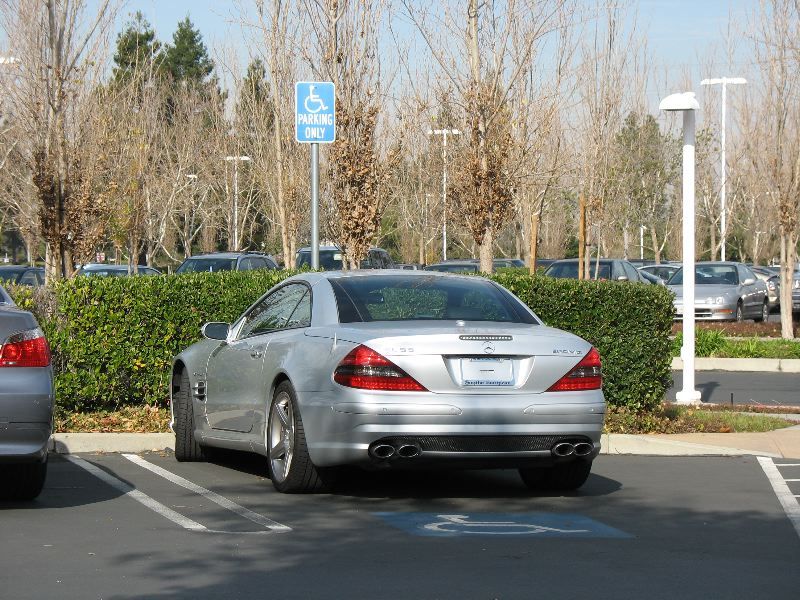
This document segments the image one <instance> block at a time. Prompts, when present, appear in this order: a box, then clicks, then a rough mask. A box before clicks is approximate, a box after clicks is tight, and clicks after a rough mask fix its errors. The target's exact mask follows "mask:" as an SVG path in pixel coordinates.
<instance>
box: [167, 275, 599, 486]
mask: <svg viewBox="0 0 800 600" xmlns="http://www.w3.org/2000/svg"><path fill="white" fill-rule="evenodd" d="M312 289H313V294H312ZM311 332H313V334H311ZM202 333H203V336H204V338H205V339H203V340H201V341H200V342H198V343H196V344H194V345H192V346H190V347H188V348H187V349H185V350H184V351H183V352H181V353H180V354H179V355H178V356H177V357H175V360H174V362H173V368H172V373H171V381H172V385H171V386H170V387H171V407H172V424H171V426H172V428H173V431H174V432H175V457H176V459H177V460H179V461H190V460H202V459H203V458H204V457H205V449H206V448H208V447H221V448H235V449H239V450H241V449H245V448H246V449H248V450H250V451H252V452H256V453H258V454H260V455H262V456H264V457H265V462H266V463H267V468H268V470H269V476H270V479H271V480H272V484H273V486H274V487H275V488H276V489H277V490H278V491H280V492H310V491H316V490H317V489H319V488H320V487H321V486H322V484H323V483H325V482H326V480H328V478H331V477H333V476H334V475H335V474H336V470H337V469H339V468H341V467H343V466H360V467H364V468H365V469H368V470H369V469H372V470H378V469H393V468H397V469H426V468H436V467H440V468H452V469H455V468H465V467H466V468H469V467H480V468H503V469H507V468H514V469H518V470H519V473H520V476H521V478H522V480H523V481H524V483H525V484H526V485H528V486H529V487H531V488H537V489H538V488H544V489H558V490H572V489H575V488H578V487H580V486H581V485H583V483H584V482H585V481H586V479H587V477H588V476H589V472H590V470H591V467H592V461H593V460H594V458H595V457H596V456H597V455H598V453H599V451H600V434H601V432H602V428H603V417H604V414H605V410H606V406H605V400H604V397H603V392H602V389H601V387H602V374H601V361H600V356H599V354H598V352H597V350H595V349H594V348H593V347H592V345H591V344H589V343H588V342H586V341H585V340H583V339H581V338H579V337H577V336H575V335H573V334H570V333H567V332H564V331H560V330H558V329H553V328H550V327H546V326H545V325H543V324H542V322H541V321H540V320H539V319H538V317H536V315H535V314H533V312H531V310H530V309H529V308H528V307H527V306H526V305H525V304H524V303H523V302H522V301H520V300H519V299H518V298H517V297H516V296H514V295H513V294H512V293H511V292H509V291H508V290H506V289H505V288H503V287H502V286H500V285H498V284H496V283H494V282H492V281H490V280H487V279H484V278H482V277H471V276H470V277H464V276H456V275H449V274H444V273H431V272H426V271H387V272H385V273H366V272H363V271H351V272H347V271H340V272H326V273H304V274H301V275H296V276H294V277H291V278H289V279H287V280H285V281H284V282H282V283H280V284H279V285H277V286H276V287H274V288H272V289H271V290H269V291H268V292H267V293H266V294H265V295H264V296H262V297H261V298H260V299H259V300H258V301H257V302H255V303H254V304H253V305H252V306H251V307H250V308H248V309H247V310H246V311H245V312H244V313H243V314H242V315H241V317H239V319H238V320H237V321H236V322H235V323H233V324H231V325H229V324H228V323H206V324H205V325H204V326H203V329H202ZM534 365H535V366H534ZM265 399H266V401H265Z"/></svg>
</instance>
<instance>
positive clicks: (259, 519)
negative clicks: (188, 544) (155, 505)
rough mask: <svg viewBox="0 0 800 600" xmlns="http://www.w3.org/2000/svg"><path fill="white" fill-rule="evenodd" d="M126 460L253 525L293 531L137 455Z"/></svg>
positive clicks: (273, 529)
mask: <svg viewBox="0 0 800 600" xmlns="http://www.w3.org/2000/svg"><path fill="white" fill-rule="evenodd" d="M122 456H124V457H125V458H127V459H128V460H129V461H131V462H132V463H134V464H137V465H139V466H140V467H142V468H143V469H147V470H148V471H150V472H151V473H155V474H156V475H159V476H161V477H163V478H164V479H166V480H167V481H171V482H172V483H174V484H176V485H179V486H181V487H184V488H186V489H187V490H190V491H192V492H194V493H195V494H200V495H201V496H203V497H204V498H206V499H208V500H210V501H211V502H214V503H216V504H219V505H220V506H221V507H222V508H226V509H228V510H229V511H231V512H234V513H236V514H237V515H239V516H240V517H244V518H245V519H248V520H250V521H252V522H253V523H257V524H258V525H261V526H262V527H264V528H266V529H270V530H272V531H291V530H292V528H291V527H289V526H287V525H282V524H280V523H278V522H276V521H273V520H272V519H268V518H267V517H265V516H263V515H260V514H258V513H255V512H253V511H252V510H250V509H247V508H245V507H244V506H239V505H238V504H236V502H233V501H232V500H228V499H227V498H225V497H223V496H220V495H219V494H217V493H215V492H212V491H211V490H207V489H206V488H204V487H201V486H199V485H197V484H196V483H192V482H191V481H189V480H188V479H184V478H183V477H180V476H179V475H175V474H174V473H172V472H170V471H167V470H166V469H162V468H161V467H159V466H158V465H154V464H153V463H151V462H148V461H146V460H145V459H143V458H142V457H141V456H138V455H136V454H123V455H122Z"/></svg>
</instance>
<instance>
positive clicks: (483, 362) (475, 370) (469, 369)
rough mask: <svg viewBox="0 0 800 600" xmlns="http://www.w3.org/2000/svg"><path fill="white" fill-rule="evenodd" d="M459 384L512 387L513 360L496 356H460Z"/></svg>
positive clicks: (466, 385)
mask: <svg viewBox="0 0 800 600" xmlns="http://www.w3.org/2000/svg"><path fill="white" fill-rule="evenodd" d="M460 363H461V364H460V366H461V385H462V386H464V387H512V386H513V385H514V361H513V360H511V359H510V358H501V357H497V356H492V357H484V356H477V357H476V356H465V357H463V358H461V361H460Z"/></svg>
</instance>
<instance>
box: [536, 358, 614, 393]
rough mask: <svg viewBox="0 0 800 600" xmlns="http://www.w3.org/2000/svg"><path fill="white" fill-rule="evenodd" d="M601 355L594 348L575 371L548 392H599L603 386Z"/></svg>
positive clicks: (576, 366)
mask: <svg viewBox="0 0 800 600" xmlns="http://www.w3.org/2000/svg"><path fill="white" fill-rule="evenodd" d="M600 366H601V365H600V353H599V352H598V351H597V349H595V348H592V349H591V350H589V353H588V354H587V355H586V356H584V357H583V358H582V359H581V362H579V363H578V364H577V365H575V366H574V367H573V369H572V370H571V371H570V372H569V373H567V374H566V375H564V376H563V377H562V378H561V379H559V380H558V381H556V382H555V383H554V384H553V385H551V386H550V389H548V390H547V391H548V392H574V391H581V390H599V389H600V388H601V387H602V386H603V376H602V373H601V369H600Z"/></svg>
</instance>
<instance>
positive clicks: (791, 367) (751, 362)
mask: <svg viewBox="0 0 800 600" xmlns="http://www.w3.org/2000/svg"><path fill="white" fill-rule="evenodd" d="M694 368H695V371H741V372H750V373H800V359H797V358H695V359H694ZM672 370H673V371H682V370H683V360H681V359H680V358H679V357H677V356H676V357H674V358H673V359H672Z"/></svg>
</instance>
